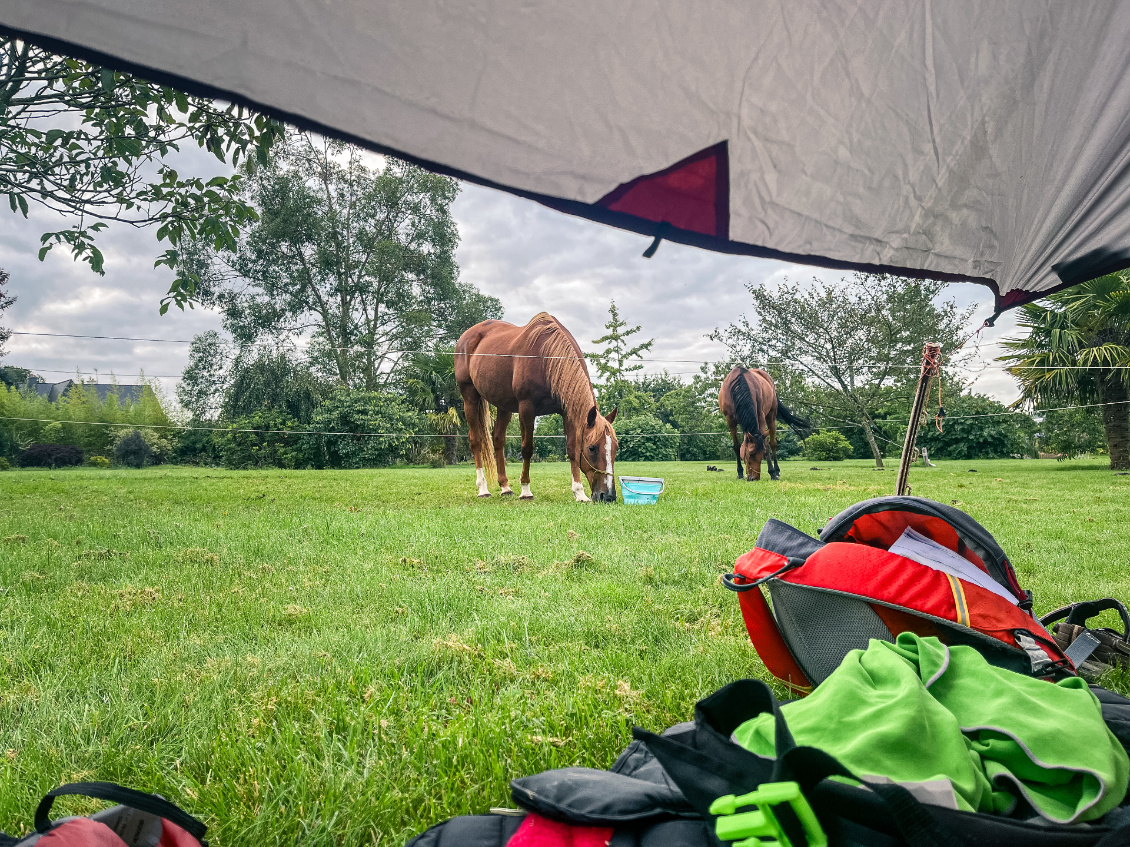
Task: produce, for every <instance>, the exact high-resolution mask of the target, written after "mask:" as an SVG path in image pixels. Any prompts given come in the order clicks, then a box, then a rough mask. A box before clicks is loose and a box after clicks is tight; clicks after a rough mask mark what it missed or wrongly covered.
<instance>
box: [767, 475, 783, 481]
mask: <svg viewBox="0 0 1130 847" xmlns="http://www.w3.org/2000/svg"><path fill="white" fill-rule="evenodd" d="M769 478H770V479H771V480H773V481H774V482H780V480H781V475H780V474H777V476H771V477H769Z"/></svg>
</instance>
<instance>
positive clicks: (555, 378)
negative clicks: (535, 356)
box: [526, 312, 596, 426]
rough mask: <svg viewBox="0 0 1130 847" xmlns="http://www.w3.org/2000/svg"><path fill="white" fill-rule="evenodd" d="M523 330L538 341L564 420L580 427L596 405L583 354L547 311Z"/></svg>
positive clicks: (536, 317)
mask: <svg viewBox="0 0 1130 847" xmlns="http://www.w3.org/2000/svg"><path fill="white" fill-rule="evenodd" d="M526 329H527V331H529V333H530V337H531V339H539V340H540V341H541V349H540V351H538V352H539V353H540V354H541V355H542V356H545V359H544V363H545V373H546V381H547V382H548V383H549V390H550V392H551V393H552V394H553V396H554V397H555V398H556V399H557V401H558V402H559V403H560V404H561V408H562V409H564V410H565V417H566V418H567V419H568V420H570V421H572V422H573V423H574V425H575V426H583V425H584V424H583V423H582V422H583V421H584V420H585V418H586V416H587V415H588V412H589V409H590V408H591V407H593V406H595V405H596V394H595V393H594V392H593V388H592V380H591V379H589V369H588V367H586V365H585V356H584V353H582V352H581V348H580V347H579V346H578V345H577V342H576V341H574V340H573V338H572V337H571V336H570V335H569V333H568V332H566V331H565V327H563V326H562V325H561V323H560V322H559V321H558V320H557V318H555V317H553V315H551V314H549V313H548V312H539V313H538V314H536V315H534V316H533V317H532V318H530V322H529V323H528V324H526Z"/></svg>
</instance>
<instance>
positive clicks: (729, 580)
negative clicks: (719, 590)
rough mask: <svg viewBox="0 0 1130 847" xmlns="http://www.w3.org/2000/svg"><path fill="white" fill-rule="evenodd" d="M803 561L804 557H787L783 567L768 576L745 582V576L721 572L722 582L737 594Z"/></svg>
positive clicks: (773, 577)
mask: <svg viewBox="0 0 1130 847" xmlns="http://www.w3.org/2000/svg"><path fill="white" fill-rule="evenodd" d="M805 561H806V560H805V559H801V558H792V559H789V560H788V562H786V563H785V565H784V566H783V567H780V568H778V569H777V570H775V571H773V573H771V574H769V576H763V577H761V579H756V580H754V581H753V582H747V581H746V578H745V577H744V576H742V575H741V574H737V573H724V574H722V584H723V585H724V586H726V587H727V588H729V589H730V590H731V591H736V592H738V593H739V594H740V593H741V592H743V591H753V589H755V588H757V587H758V586H760V585H761V584H762V583H763V582H768V581H769V580H771V579H776V578H777V577H779V576H780V575H781V574H783V573H788V572H789V571H791V570H796V569H797V568H799V567H800V566H801V565H803V564H804V563H805ZM738 580H741V582H738Z"/></svg>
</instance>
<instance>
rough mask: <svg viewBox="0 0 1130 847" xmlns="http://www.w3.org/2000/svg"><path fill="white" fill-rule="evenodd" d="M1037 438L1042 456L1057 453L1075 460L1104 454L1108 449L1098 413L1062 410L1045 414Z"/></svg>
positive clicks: (1096, 411) (1096, 410)
mask: <svg viewBox="0 0 1130 847" xmlns="http://www.w3.org/2000/svg"><path fill="white" fill-rule="evenodd" d="M1038 429H1039V431H1038V432H1037V434H1036V443H1037V445H1039V449H1040V451H1041V452H1043V453H1058V454H1059V455H1061V456H1062V457H1063V458H1065V459H1074V458H1075V457H1076V456H1081V455H1084V454H1086V453H1102V452H1103V450H1104V449H1105V447H1106V438H1105V437H1104V436H1105V433H1104V432H1103V416H1102V414H1100V412H1099V410H1098V409H1060V410H1057V411H1052V412H1046V413H1044V419H1043V420H1042V421H1041V422H1040V424H1039V427H1038Z"/></svg>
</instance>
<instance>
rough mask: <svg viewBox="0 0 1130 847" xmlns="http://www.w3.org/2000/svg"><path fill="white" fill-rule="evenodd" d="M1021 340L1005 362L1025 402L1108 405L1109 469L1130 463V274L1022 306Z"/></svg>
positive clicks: (1102, 279)
mask: <svg viewBox="0 0 1130 847" xmlns="http://www.w3.org/2000/svg"><path fill="white" fill-rule="evenodd" d="M1018 323H1019V325H1020V326H1021V327H1023V328H1025V329H1027V330H1028V334H1027V335H1026V336H1024V337H1023V338H1013V339H1009V340H1007V341H1004V342H1002V344H1003V346H1004V347H1006V348H1008V349H1009V350H1010V351H1011V352H1010V353H1007V354H1006V355H1004V356H1001V357H1000V361H1003V362H1007V363H1009V364H1010V365H1011V367H1010V368H1009V372H1010V373H1011V374H1012V375H1013V376H1015V377H1016V378H1017V379H1018V380H1019V381H1020V387H1021V391H1022V394H1021V398H1020V403H1022V404H1026V405H1029V406H1032V407H1035V406H1041V405H1058V404H1080V405H1083V404H1090V403H1099V404H1103V405H1102V415H1103V429H1104V433H1105V437H1106V445H1107V451H1108V452H1109V454H1110V467H1111V470H1128V469H1130V393H1128V389H1130V274H1127V273H1126V272H1122V273H1116V274H1109V275H1107V276H1102V277H1099V278H1098V279H1093V280H1091V281H1090V282H1085V283H1083V284H1082V285H1077V286H1075V287H1073V288H1069V289H1067V290H1066V291H1061V292H1059V293H1058V294H1053V295H1051V296H1050V297H1048V298H1047V299H1046V300H1043V301H1041V302H1039V303H1030V304H1028V305H1026V306H1021V308H1020V320H1019V321H1018Z"/></svg>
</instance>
